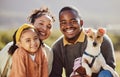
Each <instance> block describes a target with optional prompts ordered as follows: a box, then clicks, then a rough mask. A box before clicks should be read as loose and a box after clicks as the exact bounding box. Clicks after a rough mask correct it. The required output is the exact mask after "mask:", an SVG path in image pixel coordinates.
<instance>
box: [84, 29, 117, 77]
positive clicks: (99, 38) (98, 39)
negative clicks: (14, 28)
mask: <svg viewBox="0 0 120 77" xmlns="http://www.w3.org/2000/svg"><path fill="white" fill-rule="evenodd" d="M104 34H105V30H104V29H103V28H102V29H98V30H97V31H95V30H92V29H89V30H88V31H87V32H86V35H87V41H88V43H87V47H86V50H85V51H86V52H87V53H88V54H90V55H93V56H96V55H98V54H99V53H100V46H101V43H102V42H103V36H104ZM93 42H94V43H96V46H94V45H93ZM92 59H93V58H92V57H90V56H88V55H86V54H83V56H82V66H83V67H85V69H86V73H87V75H88V76H90V77H91V76H92V73H98V72H99V71H100V69H101V67H102V68H103V69H104V70H109V71H110V72H111V73H112V75H113V77H119V76H118V74H117V72H115V71H114V70H113V69H112V68H111V67H110V66H109V65H107V64H106V61H105V59H104V57H103V55H102V54H101V53H100V55H98V56H97V57H96V59H95V61H94V63H93V66H92V67H91V68H90V67H89V65H88V63H89V64H90V63H91V62H92Z"/></svg>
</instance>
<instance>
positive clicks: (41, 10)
mask: <svg viewBox="0 0 120 77" xmlns="http://www.w3.org/2000/svg"><path fill="white" fill-rule="evenodd" d="M43 15H48V16H50V17H51V19H52V21H53V22H54V21H55V18H54V16H53V15H52V13H51V12H50V10H49V9H48V7H41V8H39V9H35V10H33V11H32V13H31V14H30V16H29V17H28V21H29V22H30V23H34V22H35V19H36V18H38V17H41V16H43Z"/></svg>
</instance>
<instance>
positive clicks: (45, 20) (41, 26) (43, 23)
mask: <svg viewBox="0 0 120 77" xmlns="http://www.w3.org/2000/svg"><path fill="white" fill-rule="evenodd" d="M33 25H34V26H35V28H37V30H38V33H39V38H40V39H41V40H45V39H47V38H48V37H49V36H50V33H51V27H52V20H51V18H50V17H49V16H47V15H43V16H41V17H38V18H37V19H35V22H34V23H33Z"/></svg>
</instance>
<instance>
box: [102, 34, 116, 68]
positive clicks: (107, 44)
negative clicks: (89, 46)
mask: <svg viewBox="0 0 120 77" xmlns="http://www.w3.org/2000/svg"><path fill="white" fill-rule="evenodd" d="M101 52H102V54H103V56H104V58H105V61H106V63H107V64H108V65H110V66H111V67H112V68H113V69H114V68H115V54H114V48H113V44H112V41H111V39H110V38H109V37H108V36H107V35H105V37H104V39H103V43H102V45H101Z"/></svg>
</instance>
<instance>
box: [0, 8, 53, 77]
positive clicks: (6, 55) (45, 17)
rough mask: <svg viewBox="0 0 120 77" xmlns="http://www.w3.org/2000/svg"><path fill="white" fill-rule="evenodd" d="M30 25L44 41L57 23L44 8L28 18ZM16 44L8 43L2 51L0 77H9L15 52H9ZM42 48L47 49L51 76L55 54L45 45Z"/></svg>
mask: <svg viewBox="0 0 120 77" xmlns="http://www.w3.org/2000/svg"><path fill="white" fill-rule="evenodd" d="M28 20H29V23H30V24H32V25H33V26H34V27H35V28H36V29H37V30H38V32H39V33H38V34H39V38H40V39H41V40H42V41H44V40H45V39H47V38H48V37H49V36H50V33H51V28H52V25H53V22H54V21H55V19H54V16H53V15H52V13H51V12H50V10H49V9H48V8H47V7H44V8H43V7H42V8H39V9H35V10H33V11H32V13H31V14H30V15H29V17H28ZM12 44H14V43H13V42H10V43H8V44H7V45H6V46H5V47H4V48H3V49H2V50H1V54H0V75H1V77H8V75H9V72H10V70H11V63H12V60H11V56H12V55H13V53H14V51H9V52H8V50H9V47H10V46H12ZM42 48H44V49H45V51H46V55H47V59H48V73H49V74H50V72H51V68H52V61H53V52H52V51H51V48H50V47H49V46H48V45H46V44H43V45H42Z"/></svg>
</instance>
